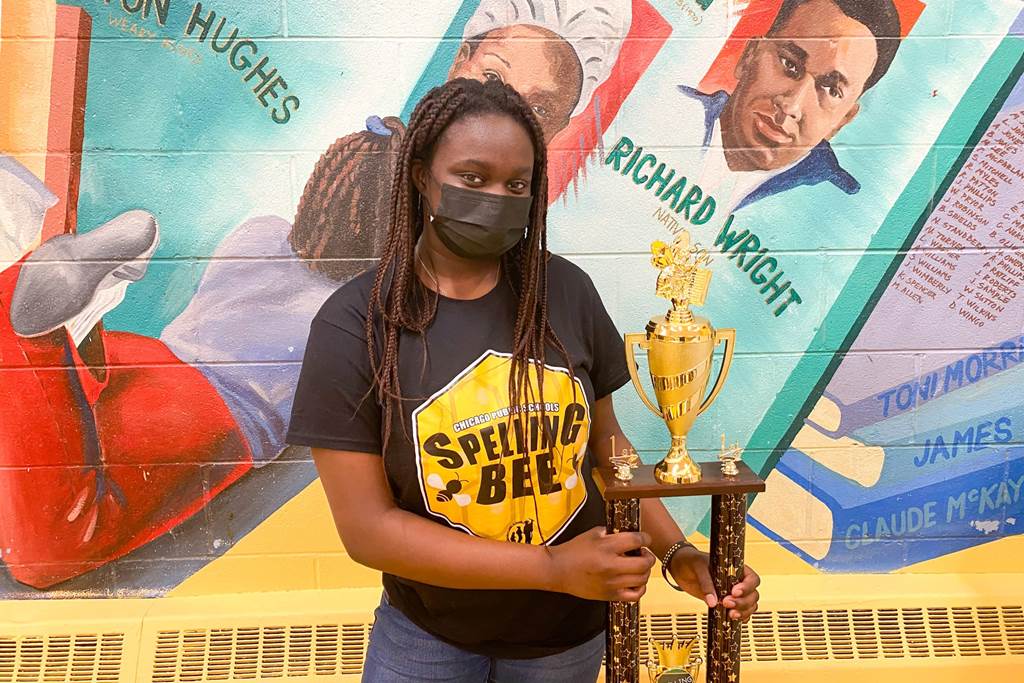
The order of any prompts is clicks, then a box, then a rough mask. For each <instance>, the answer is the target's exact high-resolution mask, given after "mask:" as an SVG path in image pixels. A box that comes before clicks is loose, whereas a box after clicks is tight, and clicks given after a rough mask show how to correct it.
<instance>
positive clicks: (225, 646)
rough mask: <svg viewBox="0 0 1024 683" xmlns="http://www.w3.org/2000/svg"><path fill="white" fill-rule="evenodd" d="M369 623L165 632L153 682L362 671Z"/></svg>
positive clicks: (161, 634)
mask: <svg viewBox="0 0 1024 683" xmlns="http://www.w3.org/2000/svg"><path fill="white" fill-rule="evenodd" d="M369 633H370V624H318V625H316V626H313V625H308V624H306V625H301V624H300V625H295V624H293V625H289V626H252V627H242V626H239V627H235V628H222V629H188V630H176V631H161V632H159V633H158V634H157V642H156V652H155V653H154V655H153V675H152V680H153V681H154V683H179V682H181V683H190V682H193V681H245V680H263V679H267V678H309V677H313V676H338V675H344V674H360V673H362V670H363V655H364V654H365V653H366V645H367V639H368V636H369Z"/></svg>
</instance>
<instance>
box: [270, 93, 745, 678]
mask: <svg viewBox="0 0 1024 683" xmlns="http://www.w3.org/2000/svg"><path fill="white" fill-rule="evenodd" d="M545 168H546V166H545V155H544V138H543V133H542V130H541V128H540V126H539V125H538V123H537V120H536V119H535V117H534V115H533V114H532V112H531V110H530V107H529V106H528V105H527V104H526V103H525V102H524V101H523V100H522V98H520V97H519V95H517V94H516V92H515V91H514V90H512V89H511V88H510V87H509V86H507V85H503V84H501V83H498V82H494V81H489V82H484V83H481V82H479V81H475V80H467V79H455V80H453V81H450V82H448V83H446V84H445V85H443V86H441V87H438V88H435V89H434V90H432V91H431V92H430V93H428V94H427V95H426V96H425V97H424V98H423V100H422V101H421V102H420V103H419V105H418V106H417V107H416V109H415V111H414V112H413V114H412V117H411V119H410V121H409V127H408V131H407V133H406V136H405V138H404V139H403V141H402V147H401V153H400V160H399V164H398V168H397V170H396V173H395V180H394V184H393V189H392V194H391V215H390V231H389V235H388V239H387V244H386V246H385V251H384V254H383V257H382V259H381V262H380V265H379V267H378V268H377V270H376V272H375V273H373V272H370V273H365V274H363V275H361V276H359V277H357V278H356V279H354V280H352V281H351V282H349V283H348V284H346V285H344V286H343V287H341V288H340V289H339V290H338V291H337V292H336V293H335V294H334V295H332V296H331V297H330V299H328V301H327V302H326V303H325V304H324V306H323V307H322V308H321V309H320V312H319V313H318V314H317V316H316V318H315V319H314V321H313V323H312V325H311V329H310V336H309V343H308V346H307V349H306V354H305V359H304V361H303V366H302V372H301V375H300V379H299V384H298V389H297V393H296V397H295V404H294V409H293V412H292V421H291V425H290V430H289V437H288V441H289V443H292V444H297V445H308V446H311V447H312V449H313V457H314V459H315V461H316V465H317V468H318V470H319V473H320V478H321V481H322V482H323V486H324V490H325V491H326V494H327V497H328V500H329V502H330V506H331V510H332V513H333V515H334V519H335V522H336V524H337V527H338V532H339V534H340V535H341V539H342V541H343V542H344V545H345V548H346V549H347V550H348V553H349V554H350V555H351V557H352V558H353V559H354V560H356V561H357V562H360V563H362V564H365V565H367V566H369V567H373V568H375V569H378V570H380V571H382V572H383V574H384V595H383V599H382V601H381V605H380V607H379V608H378V610H377V612H376V615H375V622H374V627H373V631H372V634H371V637H370V645H369V649H368V651H367V655H366V666H365V673H364V678H363V680H364V681H371V682H374V683H377V682H387V681H403V682H404V681H428V680H429V681H433V680H444V681H467V682H469V681H474V682H477V681H479V682H481V683H482V682H483V681H487V680H496V681H515V682H527V683H529V682H531V681H559V682H560V683H565V682H569V683H572V682H575V681H588V682H589V681H593V680H595V678H596V677H597V675H598V671H599V669H600V665H601V656H602V653H603V645H604V641H603V633H602V630H603V627H604V621H605V609H606V608H605V601H609V600H624V601H632V600H639V599H640V596H642V595H643V593H644V590H645V585H646V583H647V580H648V578H649V576H650V571H651V568H652V566H653V565H654V564H655V562H656V561H657V560H656V557H655V556H657V557H665V558H666V562H667V565H668V570H669V571H670V572H671V575H672V576H673V577H674V579H675V581H676V582H678V584H679V586H680V587H681V589H682V590H685V591H686V592H688V593H691V594H693V595H695V596H698V597H701V598H703V599H705V600H706V601H707V602H708V604H709V605H714V604H716V603H717V597H716V596H715V595H714V589H713V587H712V583H711V580H710V577H709V574H708V558H707V555H706V554H704V553H701V552H700V551H698V550H697V549H696V548H694V547H693V546H691V545H689V544H687V543H686V541H685V539H684V538H683V534H682V533H681V532H680V531H679V528H678V527H677V526H676V524H675V522H674V521H673V520H672V518H671V517H670V516H669V515H668V513H667V512H666V510H665V508H664V507H663V506H662V505H661V503H659V502H658V501H657V500H644V502H643V506H642V514H643V520H644V529H645V530H644V531H643V532H642V533H635V534H625V533H624V534H614V535H606V534H605V532H604V529H603V526H604V506H603V503H602V501H601V497H600V495H599V494H598V492H597V491H596V490H595V488H594V485H593V483H592V481H591V476H590V472H591V469H592V468H593V466H594V464H595V462H597V463H600V462H606V461H607V460H608V458H609V457H610V455H611V444H612V440H611V437H612V436H614V437H615V443H616V444H617V448H621V447H625V446H628V441H627V439H626V437H625V435H624V434H623V433H622V431H621V429H620V428H619V425H618V423H617V421H616V419H615V414H614V412H613V409H612V398H611V395H612V392H613V391H615V390H616V389H618V388H619V387H621V386H622V385H623V384H625V383H626V382H627V381H628V378H629V373H628V369H627V366H626V361H625V356H624V353H623V342H622V338H621V337H620V336H619V334H618V332H617V331H616V329H615V327H614V325H613V324H612V321H611V319H610V318H609V316H608V313H607V312H606V311H605V308H604V306H603V305H602V303H601V299H600V297H599V296H598V293H597V290H596V289H595V287H594V285H593V283H592V282H591V280H590V278H589V277H588V276H587V275H586V274H585V273H584V272H583V271H582V270H580V269H579V268H578V267H576V266H574V265H573V264H571V263H570V262H569V261H567V260H565V259H562V258H559V257H558V256H553V255H551V254H549V253H548V251H547V248H546V244H547V239H546V235H545V230H546V227H545V215H546V208H547V201H546V198H547V179H546V175H545ZM637 550H640V551H641V552H640V553H639V554H632V553H631V551H637ZM758 583H759V579H758V577H757V575H756V574H755V573H754V572H753V571H750V570H749V569H747V570H746V572H745V577H744V579H743V581H742V582H741V583H740V584H739V585H738V586H737V587H736V589H735V591H734V592H733V594H732V595H729V596H725V597H724V600H723V603H724V605H725V606H726V607H727V608H728V609H729V615H730V617H732V618H734V619H746V618H747V617H749V616H750V614H752V613H753V612H754V610H755V609H756V608H757V598H758V595H757V590H756V589H757V585H758Z"/></svg>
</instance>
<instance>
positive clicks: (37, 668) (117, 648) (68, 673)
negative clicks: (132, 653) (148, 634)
mask: <svg viewBox="0 0 1024 683" xmlns="http://www.w3.org/2000/svg"><path fill="white" fill-rule="evenodd" d="M124 638H125V636H124V634H123V633H101V634H95V633H78V634H74V635H47V636H38V635H30V636H24V637H13V638H12V637H9V636H0V683H9V682H10V683H36V682H37V681H38V682H39V683H78V682H81V683H118V681H120V680H121V663H122V659H123V657H124Z"/></svg>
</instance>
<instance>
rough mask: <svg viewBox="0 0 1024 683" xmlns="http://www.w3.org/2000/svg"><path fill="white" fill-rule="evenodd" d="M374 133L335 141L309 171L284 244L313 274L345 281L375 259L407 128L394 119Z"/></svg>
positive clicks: (370, 131)
mask: <svg viewBox="0 0 1024 683" xmlns="http://www.w3.org/2000/svg"><path fill="white" fill-rule="evenodd" d="M380 126H383V128H379V127H378V128H377V131H374V130H365V131H360V132H358V133H352V134H351V135H346V136H345V137H342V138H338V139H337V140H336V141H335V142H334V144H332V145H331V146H330V147H328V148H327V151H326V152H324V153H323V154H322V155H321V156H320V160H319V161H318V162H317V164H316V166H315V167H314V168H313V172H312V173H311V174H310V176H309V180H307V181H306V187H305V189H303V191H302V198H301V199H299V208H298V210H297V211H296V213H295V220H294V221H293V222H292V229H291V232H290V233H289V234H288V242H289V244H291V247H292V250H293V251H294V252H295V253H296V254H297V255H298V256H299V257H300V258H301V259H303V261H304V262H305V264H306V266H307V267H308V268H309V269H310V270H312V271H314V272H320V273H323V274H324V275H326V276H328V277H329V278H331V279H332V280H336V281H338V282H346V281H348V280H349V279H351V278H352V277H354V276H355V275H357V274H358V273H360V272H362V271H363V270H365V269H366V268H367V267H368V266H369V265H371V263H372V262H373V261H375V260H376V259H377V258H378V257H379V256H380V252H381V249H382V247H383V243H384V232H385V230H386V226H385V225H384V219H385V214H384V211H383V209H384V207H386V206H387V201H388V197H389V196H390V195H391V181H392V177H393V175H394V173H393V169H394V167H395V165H396V164H397V160H398V151H399V148H400V147H401V144H402V137H403V134H404V132H405V126H404V125H402V121H401V120H400V119H398V118H396V117H394V116H388V117H386V118H384V119H382V120H381V121H380Z"/></svg>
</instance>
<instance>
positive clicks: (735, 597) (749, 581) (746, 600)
mask: <svg viewBox="0 0 1024 683" xmlns="http://www.w3.org/2000/svg"><path fill="white" fill-rule="evenodd" d="M709 559H710V558H709V556H708V554H707V553H703V552H701V551H699V550H697V549H696V548H681V549H680V550H678V551H676V554H675V555H674V556H673V557H672V564H671V565H670V566H669V571H671V572H672V577H673V578H674V579H675V580H676V583H678V584H679V587H680V588H682V589H683V590H685V591H686V592H687V593H689V594H690V595H692V596H694V597H695V598H700V599H701V600H703V601H704V602H706V603H707V605H708V607H716V606H717V605H718V597H717V596H716V595H715V587H714V583H712V581H711V572H710V570H709V567H708V562H709ZM759 585H761V577H760V576H758V575H757V572H755V571H754V570H753V569H751V568H750V567H747V566H744V567H743V579H742V580H741V581H740V582H739V583H737V584H736V585H735V586H734V587H733V589H732V592H731V593H730V594H729V595H726V596H724V597H723V598H722V606H723V607H725V608H726V609H727V610H729V618H730V619H739V620H741V621H747V620H748V619H750V616H751V615H752V614H753V613H754V612H756V611H757V601H758V598H759V597H760V595H759V594H758V592H757V587H758V586H759Z"/></svg>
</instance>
